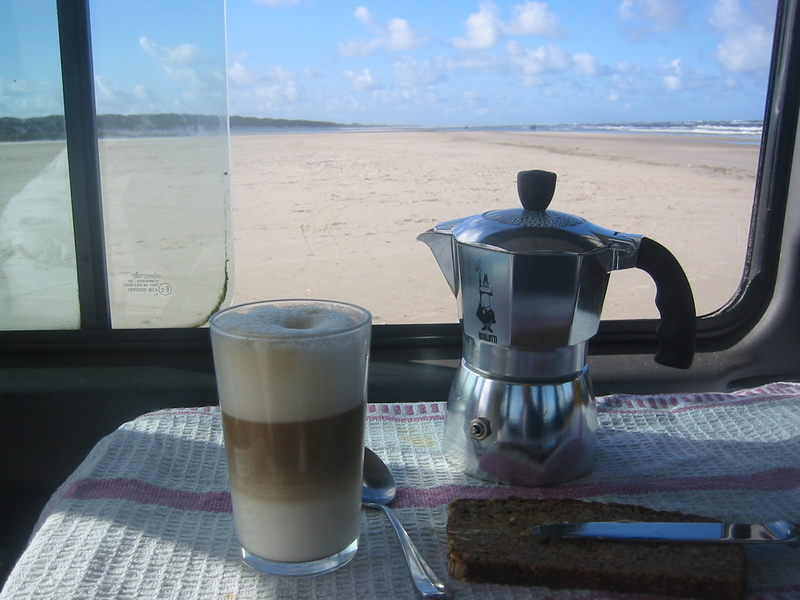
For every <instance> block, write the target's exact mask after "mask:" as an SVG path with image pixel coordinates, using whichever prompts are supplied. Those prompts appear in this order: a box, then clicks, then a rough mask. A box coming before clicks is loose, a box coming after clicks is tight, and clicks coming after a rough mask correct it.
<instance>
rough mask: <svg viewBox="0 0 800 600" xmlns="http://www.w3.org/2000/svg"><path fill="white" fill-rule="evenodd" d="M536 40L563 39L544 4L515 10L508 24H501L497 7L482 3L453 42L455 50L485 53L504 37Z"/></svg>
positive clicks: (536, 3)
mask: <svg viewBox="0 0 800 600" xmlns="http://www.w3.org/2000/svg"><path fill="white" fill-rule="evenodd" d="M527 35H531V36H539V37H544V38H549V39H555V38H559V37H562V36H563V35H564V32H563V30H562V29H561V25H560V23H559V20H558V16H556V15H555V14H554V13H552V12H550V10H548V8H547V3H546V2H533V1H527V2H524V3H523V4H517V5H516V6H514V10H513V16H512V18H511V20H510V21H503V20H502V19H500V17H499V15H498V9H497V6H495V5H494V4H493V3H492V2H491V1H490V0H485V1H484V2H481V3H480V5H479V8H478V12H476V13H473V14H471V15H470V16H469V17H467V19H466V20H465V21H464V35H463V36H461V37H457V38H453V40H451V43H452V45H453V46H454V47H455V48H457V49H458V50H488V49H489V48H493V47H495V46H497V44H499V43H500V41H501V39H502V38H503V36H527Z"/></svg>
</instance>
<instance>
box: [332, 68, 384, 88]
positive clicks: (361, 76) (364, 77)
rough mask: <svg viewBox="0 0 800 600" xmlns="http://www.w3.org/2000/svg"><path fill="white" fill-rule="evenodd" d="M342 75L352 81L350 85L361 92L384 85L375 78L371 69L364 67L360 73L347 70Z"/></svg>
mask: <svg viewBox="0 0 800 600" xmlns="http://www.w3.org/2000/svg"><path fill="white" fill-rule="evenodd" d="M342 75H343V76H344V78H345V79H346V80H348V81H349V82H350V86H351V87H352V88H353V89H354V90H356V91H359V92H364V91H369V90H376V89H380V88H382V87H383V85H382V84H381V83H380V82H379V81H378V80H377V79H375V77H374V76H373V75H372V72H371V71H370V70H369V69H362V70H361V72H360V73H356V72H355V71H351V70H346V71H344V73H343V74H342Z"/></svg>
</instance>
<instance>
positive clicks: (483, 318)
mask: <svg viewBox="0 0 800 600" xmlns="http://www.w3.org/2000/svg"><path fill="white" fill-rule="evenodd" d="M475 270H476V271H477V272H478V286H479V287H478V310H477V312H476V313H475V316H477V317H478V320H479V321H480V322H481V323H482V324H483V327H482V328H481V330H480V331H479V332H478V338H479V339H481V340H483V341H485V342H492V343H493V344H496V343H497V336H496V335H495V334H494V332H493V331H492V325H494V324H495V323H497V320H496V319H495V315H494V309H492V295H493V292H492V286H491V284H490V283H489V275H488V274H486V273H484V272H483V268H482V267H481V261H478V263H477V264H476V265H475Z"/></svg>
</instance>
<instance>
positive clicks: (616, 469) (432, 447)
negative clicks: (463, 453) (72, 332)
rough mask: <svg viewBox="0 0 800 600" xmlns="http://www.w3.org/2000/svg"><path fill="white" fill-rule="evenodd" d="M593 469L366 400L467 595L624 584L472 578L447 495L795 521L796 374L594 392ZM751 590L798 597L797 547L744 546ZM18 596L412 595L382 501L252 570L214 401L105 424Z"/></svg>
mask: <svg viewBox="0 0 800 600" xmlns="http://www.w3.org/2000/svg"><path fill="white" fill-rule="evenodd" d="M597 406H598V419H599V429H598V442H597V459H596V463H595V467H594V470H593V471H592V472H591V474H589V475H588V476H586V477H584V478H582V479H579V480H576V481H573V482H570V483H568V484H564V485H560V486H555V487H549V488H522V487H514V486H503V485H494V484H491V483H487V482H483V481H480V480H477V479H474V478H472V477H469V476H467V475H464V474H462V473H460V472H457V471H456V470H454V469H453V468H452V467H451V466H450V465H449V464H448V463H447V462H446V461H445V459H444V458H443V456H442V452H441V437H442V430H443V425H444V418H445V404H444V403H408V404H370V405H369V406H368V414H367V430H366V431H367V433H366V435H367V444H368V445H369V446H370V447H371V448H372V449H374V450H375V451H376V452H377V453H378V454H379V455H380V456H381V457H383V458H384V460H385V461H386V462H387V463H388V465H389V466H390V468H391V469H392V471H393V472H394V474H395V477H396V478H397V481H398V485H399V492H398V497H397V499H396V501H395V502H394V504H393V506H394V508H395V509H396V511H397V514H398V516H399V518H400V520H401V521H402V522H403V524H404V525H405V526H406V528H407V529H408V532H409V534H410V535H411V537H412V539H413V540H414V541H415V543H416V544H417V546H418V547H419V549H420V550H421V551H422V553H423V554H424V555H425V557H426V558H427V560H428V562H429V563H430V564H431V566H432V567H433V568H434V570H435V571H436V572H437V573H439V574H440V575H441V576H443V577H444V578H446V579H447V580H448V581H449V583H451V584H452V587H453V588H455V589H456V594H457V596H456V597H457V598H459V599H465V600H466V599H482V600H483V599H490V600H494V599H498V600H499V599H503V600H506V599H508V600H513V599H522V598H526V599H529V598H545V597H546V598H548V599H552V600H561V599H567V598H569V599H573V598H575V599H577V598H580V599H584V600H589V599H591V600H598V599H604V598H609V599H611V598H615V599H622V598H630V597H629V596H622V595H614V594H604V593H597V592H590V591H585V590H566V591H550V590H544V589H535V588H534V589H533V590H531V589H527V588H521V587H514V586H501V585H487V584H482V585H478V584H468V583H464V582H458V581H453V580H450V579H449V577H447V575H446V572H447V568H446V567H447V560H446V556H445V525H446V521H447V504H448V503H449V502H450V501H451V500H454V499H456V498H466V497H473V498H491V497H500V496H510V495H516V496H522V497H528V498H578V499H586V500H600V501H609V502H612V501H613V502H626V503H635V504H640V505H644V506H649V507H652V508H656V509H663V510H678V511H683V512H690V513H694V514H702V515H706V516H709V517H712V518H716V519H719V520H732V521H761V520H773V519H779V518H780V519H790V520H795V521H800V496H799V495H798V488H799V487H800V464H799V461H798V457H800V384H796V383H775V384H771V385H768V386H763V387H760V388H754V389H748V390H742V391H738V392H734V393H724V394H723V393H702V394H685V395H660V396H630V395H614V396H605V397H602V398H598V399H597ZM747 553H748V562H749V572H748V588H749V591H748V599H749V600H786V599H789V598H798V599H800V569H798V567H797V565H798V564H800V550H792V549H789V548H787V547H784V546H763V545H762V546H750V547H748V549H747ZM25 598H36V599H43V598H44V599H47V598H52V599H58V600H64V599H67V598H93V599H104V598H108V599H112V598H113V599H124V598H159V599H160V598H180V599H184V598H185V599H187V600H188V599H206V598H207V599H215V600H243V599H256V598H258V599H272V598H315V599H318V600H321V599H348V600H350V599H357V598H364V599H370V600H382V599H387V600H388V599H396V598H409V599H411V598H416V593H415V590H414V588H413V586H412V584H411V580H410V578H409V576H408V572H407V570H406V567H405V563H404V561H403V558H402V554H401V551H400V547H399V545H398V543H397V540H396V539H395V537H394V533H393V532H392V530H391V529H390V526H389V523H388V520H387V519H386V517H385V515H383V514H382V513H381V512H380V511H375V510H365V511H364V512H363V514H362V535H361V538H360V547H359V551H358V554H357V555H356V558H355V559H354V560H353V561H352V562H351V563H350V564H349V565H347V566H346V567H344V568H342V569H340V570H338V571H336V572H333V573H330V574H327V575H322V576H318V577H312V578H303V579H290V578H280V577H270V576H264V575H261V574H258V573H256V572H254V571H252V570H250V569H249V568H248V567H246V566H245V565H243V564H242V563H241V561H240V559H239V547H238V545H237V543H236V538H235V536H234V531H233V520H232V516H231V508H230V496H229V493H228V489H227V475H226V470H225V455H224V449H223V442H222V433H221V427H220V413H219V409H218V407H205V408H189V409H169V410H163V411H158V412H154V413H150V414H146V415H143V416H141V417H139V418H137V419H135V420H133V421H131V422H129V423H126V424H124V425H123V426H121V427H120V428H119V429H118V430H117V431H115V432H114V433H112V434H111V435H109V436H108V437H106V438H105V439H103V440H102V441H101V442H100V443H99V444H98V445H97V446H96V447H95V449H94V450H93V451H92V452H91V454H90V455H89V456H88V457H87V458H86V460H85V461H84V462H83V463H82V465H81V466H80V467H79V468H78V469H77V470H76V471H75V473H73V474H72V475H71V476H70V478H69V479H68V480H67V481H66V482H65V483H64V484H63V485H62V486H61V487H60V488H59V490H58V491H57V492H56V494H55V495H54V496H53V498H52V499H51V501H50V502H49V504H48V506H47V507H46V508H45V511H44V512H43V514H42V516H41V518H40V520H39V523H38V524H37V529H36V532H35V534H34V535H33V537H32V538H31V541H30V544H29V546H28V548H27V550H26V551H25V553H24V554H23V556H22V557H21V558H20V560H19V562H18V564H17V565H16V567H15V569H14V570H13V572H12V573H11V575H10V577H9V579H8V581H7V583H6V586H5V587H4V589H3V591H2V592H0V599H2V600H11V599H13V600H23V599H25Z"/></svg>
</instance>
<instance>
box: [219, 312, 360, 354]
mask: <svg viewBox="0 0 800 600" xmlns="http://www.w3.org/2000/svg"><path fill="white" fill-rule="evenodd" d="M347 309H348V307H347V306H342V305H336V307H335V309H333V310H332V309H331V308H330V305H326V304H323V303H320V304H305V303H304V304H299V303H298V304H296V305H272V304H256V305H253V306H252V307H250V309H249V310H247V312H226V313H223V314H221V315H220V317H219V318H218V319H217V321H216V324H217V326H218V327H220V328H222V329H225V331H226V332H228V333H231V334H234V335H235V334H238V335H245V336H265V337H269V338H271V339H272V340H273V341H275V339H276V338H279V339H282V340H285V343H289V344H293V345H294V344H298V345H303V344H304V341H305V342H307V340H303V338H305V337H311V336H318V335H325V334H334V333H340V332H342V331H346V330H348V329H351V328H352V327H354V326H355V325H357V324H358V323H359V322H360V321H362V320H363V316H362V315H361V314H360V313H359V312H357V311H356V310H352V311H348V312H346V310H347Z"/></svg>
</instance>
